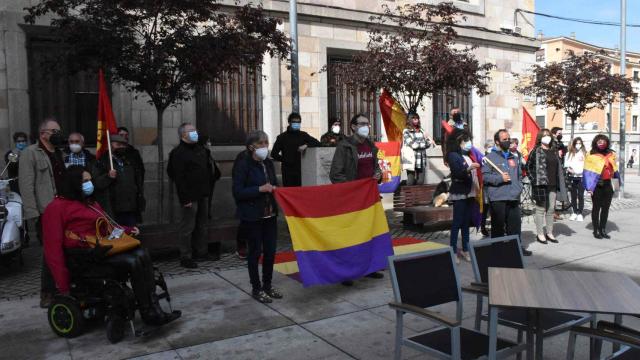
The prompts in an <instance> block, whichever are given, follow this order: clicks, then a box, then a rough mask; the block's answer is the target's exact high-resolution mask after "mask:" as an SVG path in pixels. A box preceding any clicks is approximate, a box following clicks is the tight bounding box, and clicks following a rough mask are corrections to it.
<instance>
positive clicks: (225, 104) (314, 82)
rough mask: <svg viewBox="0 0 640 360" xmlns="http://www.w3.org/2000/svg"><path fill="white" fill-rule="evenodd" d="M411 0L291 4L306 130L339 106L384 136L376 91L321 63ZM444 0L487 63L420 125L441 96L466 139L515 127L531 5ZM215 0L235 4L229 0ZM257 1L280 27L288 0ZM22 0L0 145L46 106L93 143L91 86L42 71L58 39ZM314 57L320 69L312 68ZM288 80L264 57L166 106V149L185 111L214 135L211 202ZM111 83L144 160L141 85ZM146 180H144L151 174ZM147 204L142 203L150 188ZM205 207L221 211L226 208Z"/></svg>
mask: <svg viewBox="0 0 640 360" xmlns="http://www.w3.org/2000/svg"><path fill="white" fill-rule="evenodd" d="M425 1H427V2H431V3H436V2H438V1H437V0H425ZM411 2H413V1H401V0H395V1H394V0H309V1H305V2H301V3H299V4H298V40H299V45H298V47H299V55H298V57H299V63H300V110H301V113H302V118H303V125H302V126H303V129H304V130H305V131H308V132H309V133H310V134H312V135H313V136H315V137H318V138H319V137H320V135H321V134H323V133H325V132H326V131H327V130H328V127H329V125H328V119H329V118H331V117H333V116H335V117H337V118H339V119H341V121H342V122H343V128H348V126H347V123H348V120H349V118H350V117H351V116H353V115H354V114H356V113H359V112H362V113H365V114H367V115H369V117H370V118H371V119H372V121H373V123H374V124H375V129H374V133H375V134H376V136H378V137H379V138H380V137H382V136H384V133H383V129H382V127H381V124H380V123H381V120H380V115H379V111H378V104H377V95H378V94H375V93H367V92H363V91H353V90H352V89H347V87H346V85H344V84H343V83H342V82H341V79H340V78H338V77H337V76H335V74H334V73H333V72H332V66H333V65H334V64H336V63H339V62H343V61H349V59H350V57H351V56H352V55H353V54H354V53H355V52H357V51H361V50H364V49H365V47H366V44H367V40H368V37H367V27H368V26H369V25H370V20H369V17H370V16H372V15H375V14H376V13H379V12H380V11H381V6H382V5H383V4H386V5H388V6H391V7H394V6H397V5H402V4H405V3H411ZM453 2H454V4H455V5H456V6H458V7H459V8H460V9H461V10H462V11H463V12H464V15H465V16H466V17H467V21H466V22H463V23H461V24H460V26H458V27H456V30H457V31H458V33H459V35H460V45H461V46H465V45H473V46H477V48H476V50H475V53H476V55H477V57H478V59H479V60H480V61H481V62H490V63H493V64H495V65H496V68H495V69H494V70H493V72H492V74H491V77H492V80H491V85H490V91H491V94H490V95H488V96H486V97H483V98H480V97H478V96H477V95H475V94H465V93H461V92H458V91H455V90H453V91H452V92H450V93H448V94H436V95H435V96H434V97H433V98H430V99H429V98H428V99H426V100H425V107H424V108H423V109H420V115H421V118H422V122H423V126H424V127H425V129H426V131H427V133H429V134H430V135H431V136H433V137H434V138H436V139H437V138H439V137H438V136H437V135H438V134H439V132H440V120H442V119H443V118H446V117H447V116H448V111H449V110H450V109H451V108H452V107H460V108H461V109H462V112H463V114H464V116H465V118H468V119H469V120H470V123H471V129H472V132H473V135H474V138H475V139H477V140H476V142H477V143H482V142H483V141H484V139H486V138H488V137H491V136H493V133H494V132H495V131H496V130H497V129H500V128H507V129H510V130H511V131H512V133H514V134H519V133H520V132H521V125H522V110H521V109H522V97H521V95H518V94H517V93H516V92H514V90H513V87H514V85H515V83H516V79H514V77H513V76H512V73H523V72H525V71H526V70H527V69H528V68H529V67H530V66H531V65H532V64H533V63H535V60H536V58H535V56H536V55H535V52H536V50H538V48H539V46H540V43H539V41H537V40H536V39H535V38H534V35H535V29H534V25H533V24H534V22H533V16H532V15H524V14H522V13H518V14H517V15H516V10H517V9H519V8H520V9H524V10H529V11H533V10H534V0H461V1H453ZM224 3H226V4H227V5H228V6H233V4H234V2H233V1H231V0H229V1H227V0H225V1H224ZM262 3H263V5H264V8H265V9H266V10H268V12H269V13H270V14H271V15H272V16H277V17H281V18H283V19H284V24H283V28H282V29H283V30H284V31H286V32H288V31H289V23H288V22H287V18H288V11H289V3H288V1H282V0H264V1H263V2H262ZM24 6H26V5H25V2H24V1H21V0H4V1H2V2H0V148H1V149H0V150H3V151H4V150H5V149H6V148H8V147H9V146H10V134H11V133H13V132H15V131H26V132H30V133H31V132H32V131H33V130H34V129H35V128H36V127H37V124H38V123H39V122H40V121H41V120H42V119H43V118H44V117H45V116H48V115H53V116H55V117H57V118H58V119H59V120H60V122H61V125H62V127H63V128H64V130H65V131H66V132H67V133H68V132H71V131H80V132H82V133H84V134H85V135H86V139H87V143H88V144H89V145H91V144H92V143H93V144H95V133H96V130H95V126H96V121H95V114H96V107H97V97H98V95H97V80H96V76H95V74H88V73H81V74H76V75H73V76H69V75H66V74H57V75H54V76H45V75H51V74H49V73H48V72H47V69H45V68H44V67H43V66H42V58H43V57H44V56H46V55H47V54H49V53H51V52H55V51H56V47H57V46H58V44H57V43H56V42H55V38H52V35H51V32H50V31H48V27H47V26H45V25H46V24H47V22H45V21H41V22H39V23H38V24H37V25H34V26H29V25H25V24H24V20H23V16H24V15H25V13H24V10H23V7H24ZM514 19H515V21H514ZM324 65H327V69H328V71H327V72H322V73H319V70H320V69H321V68H322V67H323V66H324ZM290 81H291V76H290V73H289V70H287V68H286V64H284V63H280V62H279V61H278V60H273V59H267V60H266V61H265V63H264V65H263V66H262V67H261V68H257V69H243V70H242V71H241V72H240V73H239V74H228V75H226V76H224V77H222V78H221V79H220V80H219V81H217V82H215V83H211V84H206V85H204V86H202V87H201V88H198V89H194V95H195V96H194V98H193V100H192V101H189V102H185V103H183V104H180V105H177V106H175V107H171V108H169V109H167V110H166V112H165V115H164V124H163V125H164V127H163V131H164V141H165V149H166V151H167V152H168V151H170V150H171V148H172V147H173V145H175V144H177V142H178V139H177V137H176V129H177V127H178V126H179V124H180V123H182V122H185V121H191V122H195V123H196V125H197V127H198V128H199V129H200V130H201V131H203V132H205V133H206V134H207V135H210V136H211V138H212V139H213V143H214V148H213V150H214V153H215V154H216V158H217V160H219V161H220V162H221V163H222V171H223V179H222V181H221V182H220V183H219V184H218V185H217V186H216V195H217V196H216V199H215V203H214V209H215V208H216V204H219V205H220V206H224V207H225V208H227V207H230V208H232V207H233V206H232V205H231V204H232V201H231V198H230V195H229V193H230V191H229V188H230V184H229V183H230V181H229V178H228V176H229V173H230V167H231V162H232V161H233V159H234V158H235V156H236V154H237V153H238V152H239V151H241V150H242V149H243V148H244V147H243V145H242V144H243V141H244V136H245V134H246V133H247V132H248V131H250V130H253V129H256V128H259V129H263V130H264V131H266V132H267V133H268V134H269V136H270V138H271V139H272V141H273V140H274V139H275V137H276V136H277V135H278V134H279V133H280V132H282V131H283V130H284V129H285V128H286V117H287V115H288V113H289V112H290V111H291V108H292V106H291V86H290V85H291V84H290ZM111 90H112V102H113V106H114V113H115V115H116V118H117V122H118V125H120V126H127V127H128V128H129V129H130V131H131V138H132V140H133V143H134V145H135V146H137V147H138V148H140V149H141V150H142V155H143V157H144V160H145V162H146V163H149V164H150V167H153V165H152V164H153V163H154V162H156V161H157V155H156V149H155V147H154V146H153V144H154V141H155V138H156V135H157V134H156V114H155V109H154V108H153V107H152V106H150V105H149V104H148V102H147V97H146V96H145V95H144V94H138V96H133V95H132V94H130V93H128V92H127V91H126V90H125V89H124V88H123V87H122V86H119V85H114V86H112V89H111ZM147 173H148V174H154V173H155V172H154V171H151V172H147ZM148 181H149V182H153V181H154V178H153V175H151V176H150V177H149V180H148ZM149 185H150V186H147V187H146V189H148V190H147V191H153V190H152V189H153V186H152V184H149ZM149 207H150V208H153V199H152V202H151V203H150V204H149ZM216 215H217V216H226V217H229V216H232V212H225V214H220V213H218V214H216Z"/></svg>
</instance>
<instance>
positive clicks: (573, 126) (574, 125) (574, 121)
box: [571, 116, 576, 142]
mask: <svg viewBox="0 0 640 360" xmlns="http://www.w3.org/2000/svg"><path fill="white" fill-rule="evenodd" d="M575 128H576V118H575V117H573V116H572V117H571V142H573V134H574V132H575Z"/></svg>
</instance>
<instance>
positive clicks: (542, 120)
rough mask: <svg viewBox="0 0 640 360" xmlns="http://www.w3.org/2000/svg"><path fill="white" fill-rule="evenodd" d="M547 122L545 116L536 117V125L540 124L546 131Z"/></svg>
mask: <svg viewBox="0 0 640 360" xmlns="http://www.w3.org/2000/svg"><path fill="white" fill-rule="evenodd" d="M545 123H546V120H545V116H544V115H542V116H536V124H538V127H539V128H540V129H544V128H545V127H546V124H545Z"/></svg>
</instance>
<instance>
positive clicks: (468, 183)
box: [446, 130, 480, 263]
mask: <svg viewBox="0 0 640 360" xmlns="http://www.w3.org/2000/svg"><path fill="white" fill-rule="evenodd" d="M453 135H454V136H455V142H453V143H451V145H454V144H455V145H454V146H448V147H447V151H448V152H447V156H446V158H447V163H448V164H449V169H450V170H451V187H450V188H449V201H450V202H452V203H453V225H452V227H451V238H450V244H451V247H452V248H453V251H454V252H456V254H457V255H458V256H457V257H456V263H460V258H461V257H462V258H463V259H465V260H466V261H471V257H470V256H469V226H470V225H471V210H472V204H473V202H474V201H476V200H475V197H476V194H477V193H478V191H479V190H480V184H479V182H478V176H477V172H476V171H475V170H477V169H478V168H480V164H478V163H476V162H473V160H471V157H470V156H469V154H470V152H471V148H472V147H473V145H472V143H471V136H470V135H469V133H468V132H467V131H466V130H457V131H455V132H454V133H453ZM459 231H460V232H462V253H459V252H458V249H457V247H458V232H459Z"/></svg>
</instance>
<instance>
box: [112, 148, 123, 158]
mask: <svg viewBox="0 0 640 360" xmlns="http://www.w3.org/2000/svg"><path fill="white" fill-rule="evenodd" d="M125 150H126V149H116V150H113V153H114V154H115V155H116V156H117V157H122V156H123V155H124V152H125Z"/></svg>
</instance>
